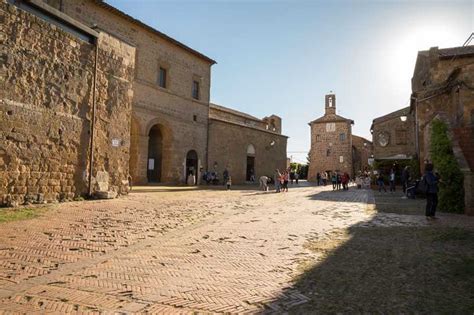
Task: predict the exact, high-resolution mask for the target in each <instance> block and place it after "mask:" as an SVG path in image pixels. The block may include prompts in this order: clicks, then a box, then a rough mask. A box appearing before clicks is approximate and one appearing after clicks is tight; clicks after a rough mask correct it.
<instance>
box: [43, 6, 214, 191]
mask: <svg viewBox="0 0 474 315" xmlns="http://www.w3.org/2000/svg"><path fill="white" fill-rule="evenodd" d="M46 2H47V3H49V4H50V5H52V6H54V7H56V8H58V9H60V10H61V11H62V12H64V13H65V14H67V15H68V16H70V17H72V18H73V19H76V20H78V21H81V22H82V23H84V24H86V25H96V28H97V29H99V30H102V31H103V32H106V33H109V34H111V35H112V36H114V37H116V38H119V39H120V40H122V41H124V42H126V43H130V44H131V45H133V46H134V47H136V63H135V64H136V67H135V73H134V78H133V90H134V96H133V106H132V123H131V130H132V133H131V143H130V174H131V177H132V179H133V183H134V184H147V183H155V182H156V183H158V182H160V183H184V182H185V181H186V174H188V173H189V171H193V172H199V170H200V169H201V167H203V168H206V167H207V150H208V147H207V145H208V141H207V132H208V122H209V119H208V116H209V100H210V95H209V93H210V82H211V66H212V65H213V64H215V63H216V62H215V61H214V60H212V59H211V58H209V57H206V56H204V55H203V54H201V53H199V52H197V51H195V50H193V49H192V48H189V47H187V46H186V45H184V44H182V43H180V42H178V41H176V40H175V39H172V38H170V37H169V36H167V35H165V34H163V33H161V32H159V31H158V30H156V29H154V28H152V27H150V26H148V25H146V24H144V23H142V22H140V21H139V20H136V19H134V18H133V17H131V16H129V15H127V14H126V13H124V12H122V11H120V10H118V9H116V8H115V7H113V6H111V5H109V4H107V3H105V2H103V1H100V0H46ZM197 175H198V176H197V177H198V178H200V176H199V175H200V174H197Z"/></svg>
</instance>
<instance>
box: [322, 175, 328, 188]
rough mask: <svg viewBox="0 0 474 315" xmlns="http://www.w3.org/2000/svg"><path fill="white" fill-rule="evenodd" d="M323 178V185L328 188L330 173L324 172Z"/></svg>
mask: <svg viewBox="0 0 474 315" xmlns="http://www.w3.org/2000/svg"><path fill="white" fill-rule="evenodd" d="M321 177H322V180H323V185H324V186H326V185H327V184H328V173H327V172H323V174H322V175H321Z"/></svg>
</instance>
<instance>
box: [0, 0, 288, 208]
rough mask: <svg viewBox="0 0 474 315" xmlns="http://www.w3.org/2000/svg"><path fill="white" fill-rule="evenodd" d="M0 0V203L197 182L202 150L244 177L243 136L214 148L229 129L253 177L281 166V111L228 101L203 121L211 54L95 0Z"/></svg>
mask: <svg viewBox="0 0 474 315" xmlns="http://www.w3.org/2000/svg"><path fill="white" fill-rule="evenodd" d="M0 3H1V12H2V20H1V22H2V29H1V31H0V34H1V35H2V37H1V39H2V45H3V46H2V59H1V61H2V64H1V66H2V72H1V74H2V87H4V88H3V89H2V91H0V93H1V94H0V96H1V98H0V102H1V103H0V114H1V116H0V117H1V125H0V131H1V135H0V175H1V176H0V204H1V205H4V204H17V203H23V202H28V201H31V202H35V201H36V202H42V201H43V200H67V199H71V198H74V197H76V196H79V195H86V194H88V193H93V192H96V193H97V192H98V191H100V192H105V193H106V195H107V196H110V195H112V196H114V195H116V194H121V193H126V192H127V191H128V183H129V181H128V179H129V175H131V177H132V182H133V183H134V184H144V183H149V182H165V183H184V182H186V179H187V174H189V173H193V174H194V175H196V178H197V179H198V181H199V180H200V179H201V173H200V171H201V170H203V169H206V168H208V164H209V163H210V162H209V156H208V154H209V152H213V154H214V156H213V158H212V160H213V163H214V162H218V164H220V165H224V164H227V165H229V168H232V169H233V171H235V179H234V182H235V183H240V182H244V181H245V179H246V174H245V175H242V174H240V173H241V169H240V167H241V165H240V164H239V163H240V162H241V161H240V158H241V157H240V156H238V154H235V152H237V150H238V149H237V147H238V146H239V145H240V143H237V142H236V143H235V148H234V149H231V150H229V151H225V152H227V154H229V155H228V156H226V155H223V154H222V150H219V148H221V144H222V143H230V142H231V140H235V135H237V134H238V135H240V136H241V138H240V139H239V141H240V140H241V142H242V143H252V144H253V145H254V146H255V147H254V149H255V148H257V149H256V150H257V151H256V152H254V153H255V156H254V157H253V158H254V159H255V165H254V167H255V169H254V171H255V172H256V175H259V174H263V173H265V174H270V173H271V172H272V171H273V169H274V168H276V167H279V168H284V161H285V159H286V139H287V138H286V137H284V136H282V135H281V119H280V118H279V117H277V116H270V117H265V118H264V119H262V120H259V119H256V118H254V117H253V121H252V122H250V121H248V120H247V119H244V120H242V117H244V116H247V118H248V117H251V116H249V115H246V114H243V113H239V114H237V115H235V113H238V112H233V111H232V110H230V109H227V111H225V112H226V113H224V111H218V112H220V114H219V115H217V114H216V115H214V125H213V126H212V128H211V127H210V125H209V120H210V118H209V116H210V106H209V98H210V97H209V92H210V73H211V72H210V71H211V66H212V64H214V63H215V61H213V60H212V59H210V58H208V57H206V56H204V55H202V54H201V53H199V52H197V51H195V50H193V49H191V48H189V47H187V46H185V45H184V44H182V43H180V42H178V41H176V40H174V39H172V38H170V37H168V36H167V35H165V34H163V33H160V32H159V31H157V30H155V29H153V28H151V27H149V26H147V25H145V24H143V23H142V22H140V21H138V20H135V19H133V18H132V17H130V16H128V15H126V14H125V13H123V12H121V11H119V10H117V9H115V8H114V7H112V6H110V5H108V4H106V3H104V2H102V1H99V0H78V1H73V0H64V1H57V0H43V1H41V0H33V1H18V2H16V5H12V4H9V3H7V2H6V0H0ZM17 6H20V7H21V9H18V8H17ZM24 10H26V11H27V12H29V13H27V12H25V11H24ZM4 16H5V18H3V17H4ZM37 16H40V17H41V18H39V17H37ZM43 19H45V20H43ZM46 20H47V21H46ZM88 26H91V27H92V26H93V27H94V29H92V28H90V27H88ZM96 38H98V39H97V40H96ZM96 43H97V44H96ZM96 47H98V49H97V52H98V53H97V56H98V58H97V71H96V70H95V66H96V64H95V61H96V58H95V52H96ZM94 83H95V89H94ZM93 91H95V92H96V93H95V95H94V93H93ZM94 100H95V102H94ZM94 104H95V106H94ZM94 108H95V111H94ZM93 113H95V114H93ZM228 113H233V114H231V115H230V116H228V117H227V116H226V115H227V114H228ZM217 116H219V117H217ZM224 116H226V117H224ZM92 117H95V119H93V118H92ZM92 120H93V121H95V124H92V123H91V121H92ZM251 120H252V119H251ZM92 129H93V130H92ZM91 131H92V133H91ZM267 142H268V145H270V143H272V144H271V145H270V148H268V145H267V146H266V145H265V144H267ZM211 144H212V145H213V147H211ZM91 148H92V149H91ZM265 150H267V151H268V152H267V151H265ZM91 161H92V162H91ZM281 161H283V163H281V165H280V162H281ZM91 166H92V167H91ZM209 168H210V167H209ZM90 171H92V177H91V185H89V178H90V176H89V172H90Z"/></svg>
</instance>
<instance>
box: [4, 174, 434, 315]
mask: <svg viewBox="0 0 474 315" xmlns="http://www.w3.org/2000/svg"><path fill="white" fill-rule="evenodd" d="M205 188H206V189H200V188H195V187H173V188H171V187H164V186H152V187H150V186H149V187H135V188H134V191H133V193H132V194H130V195H129V196H128V197H126V198H121V199H117V200H109V201H89V202H74V203H67V204H59V205H55V206H53V207H52V209H51V210H50V211H48V212H47V213H46V214H45V215H44V216H42V217H41V218H37V219H33V220H29V221H22V222H14V223H8V224H2V225H1V226H0V227H1V234H0V244H1V245H0V313H10V312H13V313H16V312H49V311H51V312H57V313H99V312H113V311H120V312H125V313H127V312H129V313H134V312H140V313H142V312H149V313H167V312H168V313H188V312H189V313H192V312H193V311H203V312H227V313H244V312H249V313H257V312H261V311H266V312H273V311H276V312H280V311H283V310H287V309H291V307H292V306H294V305H298V304H301V303H305V302H306V301H307V300H308V298H307V297H306V296H304V295H302V294H300V293H299V292H298V291H296V290H294V289H292V283H293V280H294V279H295V278H296V277H297V276H298V275H299V274H300V272H301V271H299V268H298V264H299V262H300V261H301V260H302V259H305V258H308V257H309V255H314V254H311V252H310V251H309V250H307V249H305V248H304V246H303V245H304V244H305V242H306V241H307V240H308V239H309V238H313V239H314V237H315V236H318V235H324V234H329V233H330V232H331V231H332V230H335V229H341V228H345V227H348V226H351V225H354V224H381V225H384V224H420V225H423V224H426V222H425V221H424V218H422V217H418V216H396V215H389V214H387V215H380V216H377V218H376V219H375V220H374V213H373V212H372V211H371V210H370V206H369V205H370V203H371V201H372V200H373V196H372V192H371V191H367V190H357V189H355V188H351V189H350V190H349V191H336V192H333V191H332V189H330V188H329V186H327V187H313V186H309V185H307V184H306V183H302V185H301V186H300V187H298V188H294V187H290V191H289V192H288V193H280V194H276V193H273V192H261V191H258V190H257V189H256V187H253V188H252V187H246V188H245V189H237V188H234V189H233V190H231V191H225V190H223V189H221V187H210V188H208V187H205Z"/></svg>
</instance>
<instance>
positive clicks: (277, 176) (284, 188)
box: [259, 168, 299, 193]
mask: <svg viewBox="0 0 474 315" xmlns="http://www.w3.org/2000/svg"><path fill="white" fill-rule="evenodd" d="M298 181H299V174H298V173H297V172H292V171H291V169H290V168H288V169H287V170H284V171H283V172H280V170H279V169H276V170H275V173H274V174H273V183H274V184H275V192H277V193H280V192H288V183H291V184H293V183H294V182H296V184H298ZM271 182H272V178H270V177H268V176H265V175H263V176H260V178H259V184H260V189H261V190H263V191H268V190H269V187H268V185H269V184H270V183H271Z"/></svg>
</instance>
